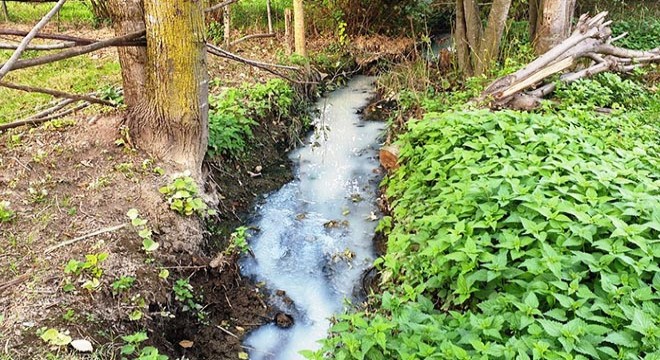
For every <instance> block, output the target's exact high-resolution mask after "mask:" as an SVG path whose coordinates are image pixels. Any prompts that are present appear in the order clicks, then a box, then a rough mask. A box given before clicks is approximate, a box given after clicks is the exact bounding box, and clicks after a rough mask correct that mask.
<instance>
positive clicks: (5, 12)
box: [2, 0, 9, 22]
mask: <svg viewBox="0 0 660 360" xmlns="http://www.w3.org/2000/svg"><path fill="white" fill-rule="evenodd" d="M2 14H3V15H4V16H5V21H7V22H8V21H9V11H7V2H6V1H5V0H2Z"/></svg>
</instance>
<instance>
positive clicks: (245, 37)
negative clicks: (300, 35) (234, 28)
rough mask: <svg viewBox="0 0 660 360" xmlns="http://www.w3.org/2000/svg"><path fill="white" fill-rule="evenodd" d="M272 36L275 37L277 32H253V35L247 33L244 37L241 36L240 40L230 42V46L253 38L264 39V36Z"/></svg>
mask: <svg viewBox="0 0 660 360" xmlns="http://www.w3.org/2000/svg"><path fill="white" fill-rule="evenodd" d="M271 37H275V34H273V33H271V34H252V35H246V36H243V37H242V38H240V39H238V40H235V41H232V43H231V44H230V46H234V45H236V44H238V43H242V42H243V41H247V40H251V39H263V38H271Z"/></svg>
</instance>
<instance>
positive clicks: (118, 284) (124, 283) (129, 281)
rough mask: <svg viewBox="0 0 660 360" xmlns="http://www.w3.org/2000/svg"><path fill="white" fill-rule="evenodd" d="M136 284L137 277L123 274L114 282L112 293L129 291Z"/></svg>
mask: <svg viewBox="0 0 660 360" xmlns="http://www.w3.org/2000/svg"><path fill="white" fill-rule="evenodd" d="M134 284H135V278H134V277H132V276H122V277H120V278H119V279H117V280H115V281H114V282H113V283H112V285H111V286H112V293H113V294H114V295H118V294H121V293H123V292H125V291H128V290H129V289H130V288H132V287H133V285H134Z"/></svg>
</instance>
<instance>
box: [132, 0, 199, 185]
mask: <svg viewBox="0 0 660 360" xmlns="http://www.w3.org/2000/svg"><path fill="white" fill-rule="evenodd" d="M144 12H145V19H146V33H147V78H146V94H147V95H146V97H147V101H146V102H144V103H142V104H140V106H138V107H137V108H135V109H134V110H133V111H131V114H130V116H129V118H128V126H129V128H130V130H131V135H132V137H133V139H134V141H135V143H136V144H137V145H138V146H139V147H141V148H142V149H144V150H146V151H147V152H149V153H151V154H153V155H155V156H157V157H160V158H162V159H164V160H169V161H172V162H174V163H176V164H178V165H179V166H180V167H183V168H184V169H187V170H190V171H191V172H192V173H193V174H194V176H196V177H197V178H201V165H202V161H203V159H204V156H205V154H206V148H207V144H208V78H207V77H208V75H207V67H206V47H205V39H204V36H205V27H204V8H203V2H202V1H198V0H179V1H169V0H168V1H164V0H144Z"/></svg>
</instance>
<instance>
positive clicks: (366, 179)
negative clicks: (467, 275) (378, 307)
mask: <svg viewBox="0 0 660 360" xmlns="http://www.w3.org/2000/svg"><path fill="white" fill-rule="evenodd" d="M372 83H373V78H368V77H358V78H356V79H354V80H352V81H351V82H350V83H349V85H348V87H346V88H344V89H340V90H337V91H335V92H333V93H332V94H330V95H329V96H328V97H327V98H324V99H321V100H320V101H319V103H318V105H317V106H318V107H319V110H320V115H319V117H318V119H316V123H315V126H316V129H317V130H316V131H315V133H314V134H313V135H312V136H311V137H310V138H309V139H308V144H307V145H306V146H305V147H302V148H300V149H298V150H296V151H294V152H293V153H292V154H291V155H290V158H291V160H292V161H293V162H294V168H295V170H294V171H295V180H294V181H292V182H290V183H288V184H286V185H285V186H283V187H282V188H281V189H280V190H279V191H277V192H275V193H273V194H270V195H269V196H267V197H266V199H265V200H264V201H263V203H262V204H261V205H259V206H258V207H257V209H256V217H255V221H254V223H253V224H252V225H253V226H255V227H256V228H258V229H259V231H258V232H256V233H255V234H254V235H253V236H252V237H251V238H250V247H251V249H252V251H253V253H254V255H255V256H254V258H251V257H250V258H246V259H244V260H243V261H242V262H241V270H242V272H243V273H244V274H245V275H248V276H253V277H254V278H255V279H256V281H259V282H261V281H263V282H265V284H266V287H267V288H268V289H269V290H270V291H271V292H273V293H274V292H275V291H276V290H283V291H285V292H286V295H287V296H288V297H289V298H290V299H291V300H293V307H291V306H289V305H287V304H285V303H284V302H283V301H282V300H281V297H277V296H273V297H272V298H271V300H270V301H271V305H273V306H275V307H276V308H280V309H281V310H282V311H284V312H286V313H288V314H291V315H292V316H293V318H294V325H293V327H291V328H289V329H280V328H278V327H277V326H275V325H273V324H269V325H265V326H262V327H261V328H259V329H257V330H256V331H254V332H252V333H251V334H250V335H249V336H248V338H247V340H246V341H245V345H246V346H247V347H248V348H249V349H250V351H249V352H250V359H252V360H262V359H263V360H266V359H268V360H271V359H272V360H294V359H301V358H302V356H300V355H299V354H298V352H299V351H300V350H303V349H317V348H318V346H319V345H318V343H317V341H318V340H320V339H322V338H324V337H326V335H327V330H328V328H329V326H330V323H329V318H331V317H332V316H333V315H334V314H337V313H340V312H341V311H342V310H343V308H344V300H345V299H349V300H350V299H353V298H354V294H355V293H356V292H357V290H358V289H359V287H360V280H361V276H362V273H363V271H364V270H365V269H367V268H369V267H370V265H371V263H372V262H373V260H374V250H373V244H372V238H373V234H374V229H375V227H376V221H374V220H375V216H377V215H378V210H377V207H376V199H375V198H376V189H377V185H378V181H379V176H378V174H377V171H376V170H377V168H378V160H377V150H376V149H377V148H378V137H379V135H381V134H382V131H383V129H384V127H385V124H384V123H382V122H367V121H363V120H361V119H360V116H359V115H358V114H357V113H356V112H357V110H358V109H360V108H362V107H364V106H365V105H366V104H367V101H368V99H369V97H370V96H371V95H372V93H371V89H372Z"/></svg>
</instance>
